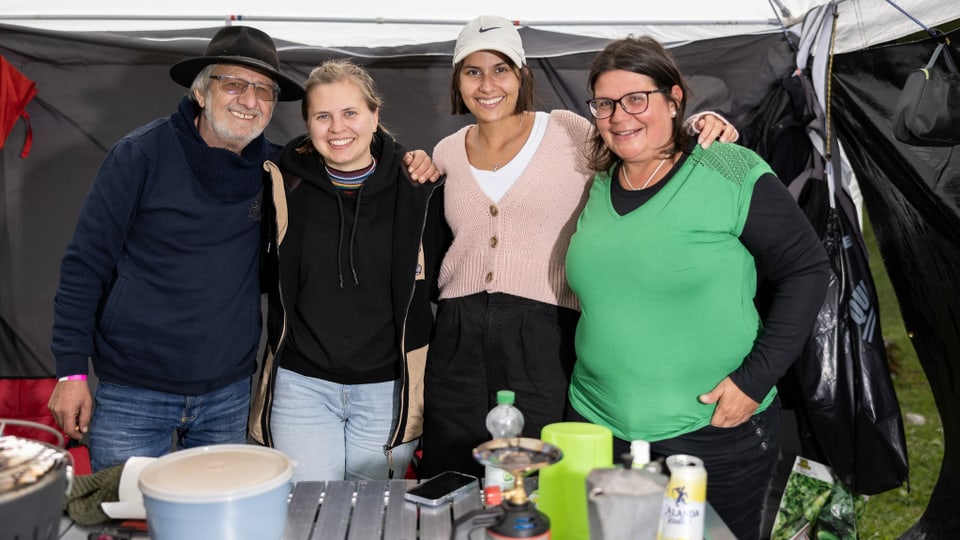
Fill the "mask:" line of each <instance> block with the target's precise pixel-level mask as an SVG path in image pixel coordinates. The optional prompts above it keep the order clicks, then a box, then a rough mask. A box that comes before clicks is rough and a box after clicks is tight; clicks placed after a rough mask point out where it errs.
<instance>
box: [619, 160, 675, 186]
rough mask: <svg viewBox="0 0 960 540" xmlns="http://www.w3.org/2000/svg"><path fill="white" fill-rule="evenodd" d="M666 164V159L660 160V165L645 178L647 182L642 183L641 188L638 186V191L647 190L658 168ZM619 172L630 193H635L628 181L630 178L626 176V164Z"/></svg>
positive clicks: (631, 183)
mask: <svg viewBox="0 0 960 540" xmlns="http://www.w3.org/2000/svg"><path fill="white" fill-rule="evenodd" d="M666 162H667V158H663V159H661V160H660V164H659V165H657V168H656V169H654V170H653V172H652V173H650V176H649V177H647V181H646V182H644V183H643V185H642V186H640V189H647V186H648V185H650V181H651V180H653V177H654V176H656V175H657V172H659V171H660V167H663V164H664V163H666ZM620 172H621V173H622V174H623V179H624V180H626V181H627V185H628V186H630V191H637V188H635V187H633V182H631V181H630V177H629V176H627V165H626V163H624V164H623V165H622V166H621V167H620Z"/></svg>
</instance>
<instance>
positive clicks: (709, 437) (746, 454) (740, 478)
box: [566, 398, 780, 540]
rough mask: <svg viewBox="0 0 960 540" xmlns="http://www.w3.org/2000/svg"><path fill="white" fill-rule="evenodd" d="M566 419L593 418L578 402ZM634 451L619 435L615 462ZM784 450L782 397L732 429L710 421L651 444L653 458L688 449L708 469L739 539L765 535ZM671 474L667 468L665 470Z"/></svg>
mask: <svg viewBox="0 0 960 540" xmlns="http://www.w3.org/2000/svg"><path fill="white" fill-rule="evenodd" d="M566 420H567V421H571V422H587V420H586V419H585V418H584V417H583V416H580V414H579V413H578V412H577V411H576V410H574V409H573V408H572V407H569V406H568V407H567V414H566ZM629 452H630V441H624V440H622V439H618V438H616V437H614V439H613V457H614V461H613V462H614V463H619V462H620V459H619V458H620V456H621V455H622V454H625V453H629ZM779 453H780V401H779V398H778V399H776V400H774V402H773V403H771V404H770V406H769V407H768V408H767V410H765V411H763V412H761V413H758V414H755V415H753V417H752V418H750V420H748V421H746V422H744V423H743V424H740V425H739V426H736V427H732V428H717V427H713V426H706V427H702V428H700V429H698V430H697V431H694V432H692V433H687V434H685V435H681V436H679V437H674V438H672V439H666V440H663V441H656V442H653V443H651V444H650V458H651V459H658V458H666V457H667V456H671V455H674V454H688V455H693V456H697V457H698V458H700V459H702V460H703V466H704V468H706V469H707V501H709V502H710V505H711V506H713V509H714V510H716V512H717V515H719V516H720V518H721V519H722V520H723V522H724V523H725V524H726V525H727V527H729V529H730V530H731V531H732V532H733V534H734V536H736V538H737V539H738V540H756V539H757V538H759V537H760V518H761V517H762V511H763V508H762V507H763V503H764V498H765V497H766V493H767V489H768V488H769V486H770V481H771V480H772V479H773V475H774V472H775V470H776V467H777V458H778V455H779ZM664 472H665V473H667V471H666V470H664Z"/></svg>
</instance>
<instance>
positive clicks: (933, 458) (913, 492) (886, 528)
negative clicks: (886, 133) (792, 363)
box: [857, 216, 943, 540]
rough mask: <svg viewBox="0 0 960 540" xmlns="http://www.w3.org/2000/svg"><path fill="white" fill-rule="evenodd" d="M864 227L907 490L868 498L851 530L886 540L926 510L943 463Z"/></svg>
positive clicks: (926, 393) (935, 421) (935, 424)
mask: <svg viewBox="0 0 960 540" xmlns="http://www.w3.org/2000/svg"><path fill="white" fill-rule="evenodd" d="M864 221H865V223H864V231H863V233H864V234H863V236H864V240H866V243H867V247H868V249H869V251H870V270H871V273H872V274H873V279H874V283H875V285H876V288H877V295H878V296H879V300H880V324H881V327H882V329H883V334H884V339H885V340H886V342H887V343H888V353H889V355H888V356H889V360H890V365H891V373H892V377H893V384H894V388H895V389H896V392H897V399H898V400H899V401H900V411H901V414H902V415H903V418H904V428H905V431H906V435H907V457H908V459H909V462H910V482H909V486H910V489H909V490H908V489H907V485H904V486H902V487H900V488H898V489H893V490H890V491H887V492H884V493H881V494H879V495H874V496H873V497H871V498H870V499H869V500H868V501H867V503H866V508H865V510H864V512H863V515H862V517H861V519H860V521H859V522H858V524H857V526H858V529H859V533H860V539H861V540H887V539H893V538H898V537H900V535H902V534H903V533H904V532H906V531H907V529H909V528H910V527H912V526H913V525H914V524H915V523H916V522H917V520H919V519H920V516H921V515H923V512H924V510H925V509H926V507H927V501H928V500H929V499H930V493H931V492H932V491H933V486H934V484H935V483H936V481H937V477H938V476H939V474H940V464H941V460H942V459H943V426H942V424H941V423H940V415H939V414H938V413H937V406H936V405H935V404H934V402H933V394H932V393H931V391H930V384H929V382H928V381H927V378H926V375H925V374H924V373H923V368H921V367H920V362H919V360H918V359H917V354H916V352H915V351H914V350H913V345H912V344H911V343H910V338H909V336H908V333H907V330H906V329H905V328H904V324H903V319H902V318H901V316H900V307H899V305H898V304H897V298H896V296H895V295H894V292H893V287H892V286H891V285H890V280H889V278H888V277H887V272H886V269H885V268H884V265H883V261H882V259H881V257H880V253H879V251H878V249H877V245H876V240H875V238H874V235H873V230H872V228H871V227H870V224H869V219H867V216H865V217H864ZM914 415H919V416H918V417H917V418H918V419H919V418H922V419H923V420H924V422H922V423H921V422H919V421H917V420H912V419H913V418H914Z"/></svg>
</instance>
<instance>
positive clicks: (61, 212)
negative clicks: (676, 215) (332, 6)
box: [0, 25, 792, 378]
mask: <svg viewBox="0 0 960 540" xmlns="http://www.w3.org/2000/svg"><path fill="white" fill-rule="evenodd" d="M215 31H216V28H209V29H202V30H192V31H182V32H148V33H130V34H121V33H69V32H52V31H43V30H31V29H24V28H21V27H14V26H4V25H0V55H3V56H4V57H5V58H6V59H7V60H8V61H10V63H12V64H13V65H14V66H15V67H17V69H19V70H20V71H21V72H23V73H24V75H26V76H27V77H29V78H31V79H32V80H34V81H35V82H36V83H37V88H38V95H37V97H36V98H35V99H34V100H33V101H32V102H31V103H30V104H29V105H28V107H27V110H28V112H29V113H30V115H31V118H32V122H33V133H34V143H33V151H32V153H31V154H30V156H29V157H28V158H27V159H21V158H19V157H18V155H17V152H19V145H17V144H14V143H10V144H7V145H6V146H5V147H4V148H3V151H2V156H0V160H2V162H0V164H2V167H0V186H2V190H0V197H2V205H0V218H2V220H0V354H2V355H3V356H2V358H3V361H2V362H0V378H3V377H6V378H10V377H13V378H19V377H44V376H52V374H53V358H52V355H51V353H50V350H49V343H50V328H51V325H52V306H53V296H54V293H55V291H56V285H57V280H58V277H59V276H58V274H59V264H60V257H61V256H62V254H63V250H64V248H65V246H66V244H67V242H68V241H69V238H70V236H71V234H72V231H73V226H74V224H75V221H76V218H77V215H78V213H79V211H80V206H81V205H82V203H83V200H84V198H85V196H86V194H87V192H88V190H89V189H90V185H91V182H92V180H93V177H94V175H95V174H96V171H97V168H98V167H99V165H100V162H101V160H102V159H103V157H104V154H105V153H106V151H107V150H108V149H109V148H110V146H111V145H112V144H113V143H114V141H116V140H117V139H118V138H120V137H121V136H123V135H124V134H126V133H127V132H129V131H131V130H132V129H134V128H136V127H138V126H140V125H142V124H144V123H146V122H149V121H150V120H152V119H154V118H156V117H159V116H166V115H169V114H170V113H171V112H173V110H174V109H175V107H176V104H177V102H178V100H179V99H180V96H182V95H183V94H184V92H185V89H184V88H182V87H180V86H178V85H177V84H175V83H174V82H173V81H172V80H170V77H169V76H168V69H169V66H170V65H171V64H173V63H175V62H176V61H178V60H181V59H183V58H186V57H189V56H195V55H199V54H201V53H202V52H203V49H204V47H205V46H206V41H207V40H208V39H209V37H210V36H212V35H213V34H214V32H215ZM521 34H522V35H523V39H524V46H525V49H526V51H527V58H528V63H529V65H530V67H531V68H532V69H533V71H534V74H535V77H536V83H537V89H538V94H539V96H540V98H541V99H540V102H539V103H538V104H537V105H538V108H539V109H540V110H551V109H555V108H569V109H572V110H575V111H577V112H579V113H581V114H586V110H585V108H584V107H585V105H584V103H583V102H584V100H585V99H587V95H586V87H585V85H586V77H587V73H588V70H589V66H590V62H591V61H592V59H593V57H594V55H595V53H596V52H597V51H599V50H600V49H602V47H603V46H604V45H605V44H606V41H603V40H597V39H592V38H581V37H575V36H568V35H564V34H557V33H552V32H544V31H537V30H532V29H528V28H523V29H521ZM278 46H279V47H280V50H281V52H280V56H281V63H282V64H283V65H282V69H284V70H285V72H287V73H289V74H290V75H291V76H293V77H294V78H297V79H299V80H303V79H305V78H306V77H307V75H308V74H309V72H310V69H311V68H312V67H314V66H315V65H317V64H319V63H320V62H322V61H323V60H326V59H329V58H341V57H345V56H346V57H351V58H353V59H354V60H355V61H356V62H358V63H360V64H362V65H364V66H366V67H367V68H368V69H369V70H370V72H371V73H372V75H373V77H374V79H375V80H376V81H377V84H378V85H379V87H380V90H381V92H382V93H383V94H384V96H385V97H386V104H385V107H384V110H383V111H382V114H381V119H382V120H383V122H384V123H385V124H386V125H387V126H389V127H390V128H391V130H392V131H393V132H394V133H395V134H397V136H398V139H399V140H400V141H401V142H402V143H403V144H405V145H406V146H407V147H408V148H422V149H425V150H427V151H428V152H429V151H431V150H432V148H433V145H434V144H435V143H436V142H437V141H438V140H440V139H441V138H442V137H444V136H445V135H448V134H450V133H452V132H453V131H455V130H456V129H458V128H459V127H461V126H463V125H465V124H466V123H468V122H471V117H470V116H469V115H463V116H452V115H451V114H450V112H449V111H450V103H449V101H450V100H449V93H450V75H451V73H452V67H451V54H452V51H453V43H452V42H445V43H435V44H427V45H422V46H404V47H395V48H379V49H350V50H330V49H320V48H315V47H302V46H297V45H295V44H289V43H278ZM673 52H674V54H675V55H676V56H677V60H678V62H679V63H680V65H681V68H682V69H683V70H684V72H685V73H686V75H687V76H688V78H689V80H690V84H691V86H692V89H693V92H692V94H693V96H692V99H691V100H690V104H689V109H690V111H695V110H700V109H703V108H711V109H713V110H717V111H721V112H723V113H725V114H728V115H729V118H731V119H732V120H733V121H734V123H737V122H740V123H741V124H742V122H743V121H744V118H745V117H746V114H747V112H748V111H749V110H750V108H752V107H753V105H754V104H756V103H757V102H759V101H760V99H761V98H762V97H763V95H764V94H765V92H766V87H767V85H768V84H769V83H770V82H771V81H772V80H774V79H775V78H776V77H778V76H780V75H783V74H784V73H785V72H786V71H787V70H789V66H790V65H791V62H792V59H791V53H790V51H789V48H788V47H787V46H786V43H785V42H784V40H783V37H782V35H780V34H769V35H763V36H740V37H734V38H722V39H717V40H710V41H703V42H693V43H690V44H686V45H684V46H681V47H677V48H674V49H673ZM21 130H22V126H20V125H18V126H16V127H15V128H14V132H13V133H11V135H10V138H9V140H10V141H17V140H18V138H19V139H20V140H22V131H21ZM303 131H304V128H303V122H302V119H301V116H300V105H299V103H279V104H278V106H277V108H276V112H275V113H274V119H273V121H272V122H271V124H270V127H269V128H268V130H267V135H268V136H269V137H270V138H271V139H273V140H274V141H277V142H281V143H282V142H286V141H287V140H289V139H290V138H292V137H294V136H296V135H298V134H300V133H302V132H303Z"/></svg>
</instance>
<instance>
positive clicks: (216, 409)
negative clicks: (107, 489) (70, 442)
mask: <svg viewBox="0 0 960 540" xmlns="http://www.w3.org/2000/svg"><path fill="white" fill-rule="evenodd" d="M249 408H250V380H249V379H246V378H244V379H241V380H239V381H237V382H235V383H232V384H230V385H228V386H225V387H223V388H221V389H219V390H215V391H213V392H209V393H207V394H203V395H200V396H181V395H178V394H168V393H166V392H157V391H154V390H147V389H145V388H138V387H134V386H120V385H117V384H112V383H109V382H105V381H103V380H101V381H100V382H99V383H98V385H97V392H96V396H95V398H94V407H93V420H92V422H91V424H90V465H91V467H92V468H93V470H94V471H98V470H101V469H105V468H107V467H110V466H112V465H117V464H120V463H124V462H126V460H127V458H129V457H132V456H147V457H159V456H162V455H164V454H166V453H168V452H170V450H171V448H174V447H175V448H176V449H183V448H193V447H196V446H207V445H211V444H226V443H233V444H243V443H246V441H247V414H248V412H249Z"/></svg>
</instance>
